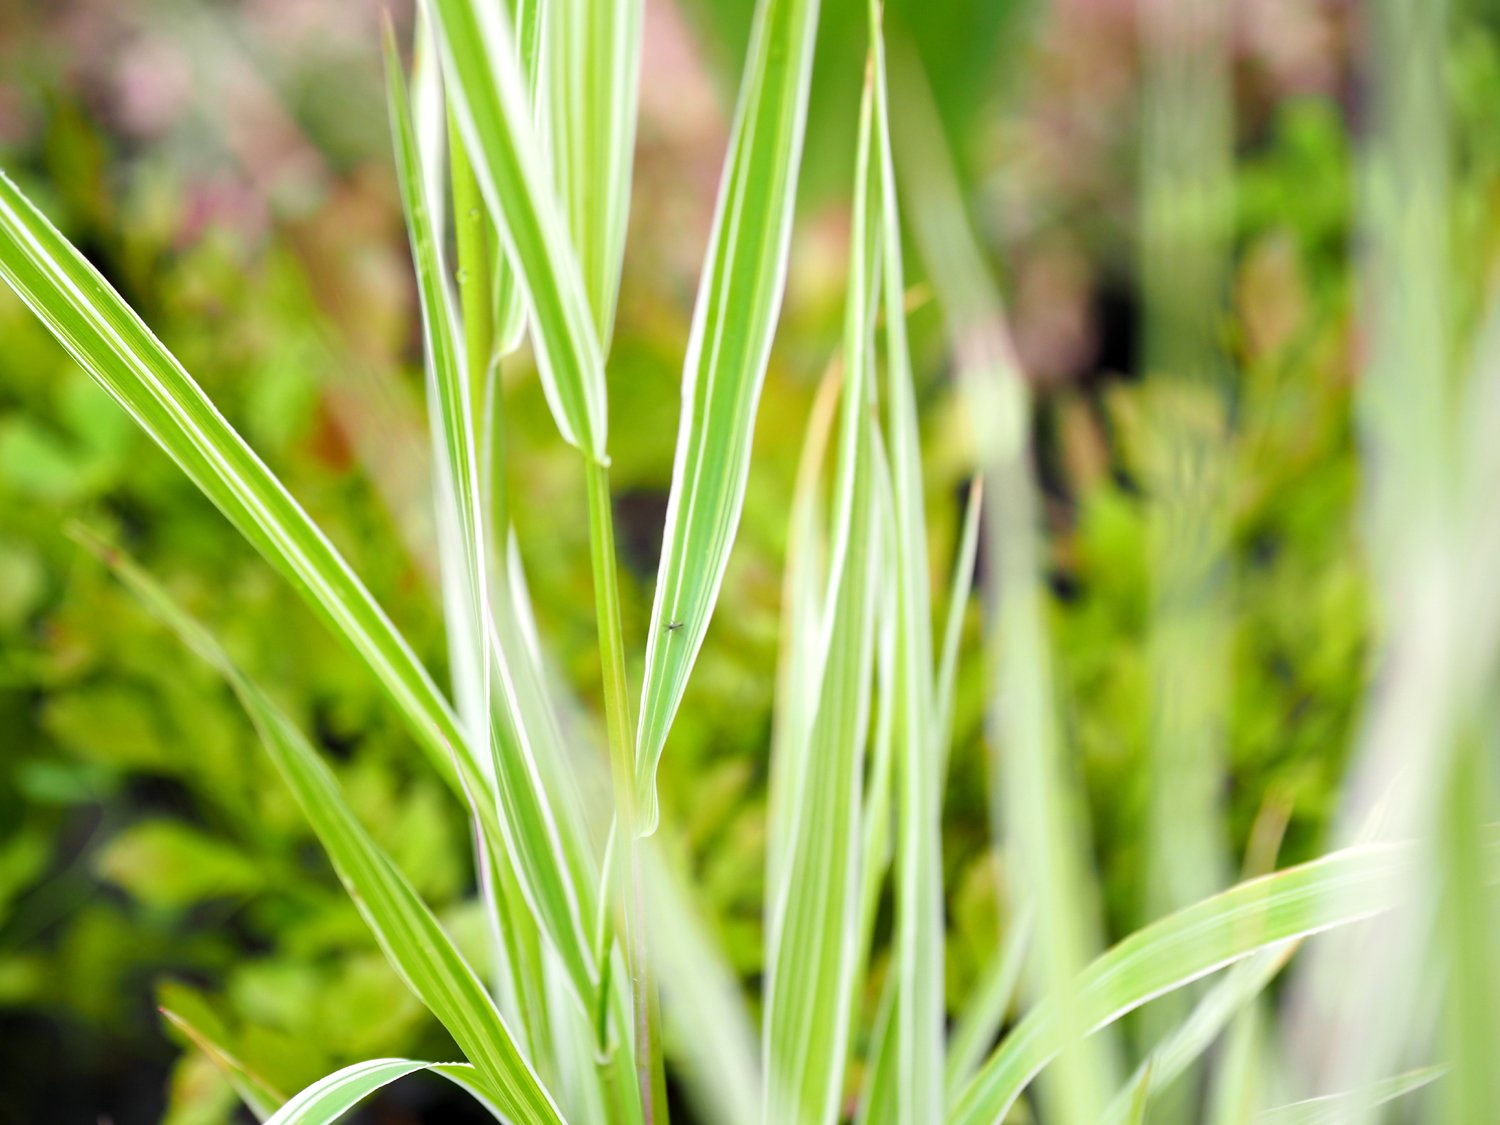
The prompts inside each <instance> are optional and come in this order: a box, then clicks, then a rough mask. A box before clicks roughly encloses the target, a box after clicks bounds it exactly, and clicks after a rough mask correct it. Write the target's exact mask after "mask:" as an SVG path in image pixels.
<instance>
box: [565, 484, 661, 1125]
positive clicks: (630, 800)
mask: <svg viewBox="0 0 1500 1125" xmlns="http://www.w3.org/2000/svg"><path fill="white" fill-rule="evenodd" d="M585 472H586V474H587V478H588V498H589V543H590V547H591V552H592V556H593V564H594V607H595V613H596V615H597V617H598V628H599V656H600V661H601V663H602V665H603V669H602V671H603V677H604V719H605V726H606V728H607V730H608V734H609V761H610V776H611V779H612V781H613V785H614V797H615V826H614V828H613V830H612V831H613V842H614V846H613V847H612V848H611V853H612V862H611V863H610V865H609V866H610V868H611V870H610V871H609V872H606V879H607V882H608V883H609V884H610V889H609V894H610V897H612V898H613V899H614V901H615V904H616V906H615V912H614V913H615V916H616V917H617V918H618V919H619V924H620V927H621V932H622V934H623V937H624V942H623V952H624V955H625V965H626V970H627V972H628V974H629V977H630V999H631V1011H632V1015H633V1018H634V1024H635V1039H636V1043H635V1049H636V1074H637V1079H638V1081H639V1083H640V1091H641V1106H642V1109H643V1115H644V1119H645V1121H646V1122H647V1123H648V1125H652V1123H655V1122H665V1121H666V1115H667V1106H666V1097H665V1094H666V1080H665V1076H664V1071H663V1068H662V1060H661V1035H660V1016H659V1013H658V1010H657V1003H656V997H655V994H654V992H655V990H654V988H653V985H652V981H651V976H650V969H649V964H648V961H647V957H646V932H645V924H646V921H645V910H644V907H643V902H642V891H641V870H640V845H639V842H638V841H637V839H636V835H637V833H636V825H637V822H638V816H637V811H636V795H635V738H634V734H633V733H632V732H633V729H634V728H633V726H632V724H631V721H630V700H629V696H628V694H627V688H626V683H625V642H624V632H623V630H622V628H621V626H620V587H619V575H618V571H617V567H616V562H615V531H614V512H613V508H612V506H611V503H610V495H609V468H608V467H607V466H606V465H603V464H600V463H599V462H597V461H592V460H590V461H588V462H587V464H586V466H585ZM603 955H604V956H606V957H607V956H608V948H607V942H606V943H605V949H604V950H603ZM601 979H602V980H605V981H606V982H607V980H608V974H605V973H601ZM603 987H607V984H606V985H604V986H603ZM605 1002H606V1003H607V1000H606V1001H605Z"/></svg>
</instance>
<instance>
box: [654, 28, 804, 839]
mask: <svg viewBox="0 0 1500 1125" xmlns="http://www.w3.org/2000/svg"><path fill="white" fill-rule="evenodd" d="M817 14H818V2H817V0H762V2H761V4H760V5H759V6H758V7H757V9H756V17H755V27H754V31H753V32H752V34H751V40H750V55H749V59H748V61H747V63H746V69H745V78H744V82H743V84H742V86H741V90H740V100H739V106H738V108H737V110H736V112H735V120H734V128H733V130H732V132H731V134H730V139H729V158H728V160H727V162H726V163H725V166H724V173H723V180H722V181H721V184H720V189H719V200H718V205H717V211H716V213H715V215H714V225H713V232H712V234H711V235H710V238H709V247H708V256H707V259H706V260H705V262H704V266H703V275H702V278H701V280H700V283H699V289H698V301H697V306H696V308H695V309H694V313H693V328H692V335H691V336H690V337H689V340H688V351H687V359H686V361H685V363H684V369H683V378H682V414H681V418H680V420H679V422H678V427H677V452H676V455H675V460H674V464H673V469H672V491H671V495H670V497H669V498H668V501H667V519H666V531H665V535H664V538H663V541H662V553H661V566H660V569H659V571H658V573H657V578H656V596H655V601H654V603H653V605H652V610H651V631H650V635H649V637H648V639H647V642H646V676H645V682H644V684H642V687H641V717H640V726H639V733H638V735H637V738H636V755H637V757H636V783H637V787H638V789H639V791H640V798H639V804H640V808H641V813H642V820H641V827H642V830H643V831H647V832H649V831H651V830H652V828H653V827H654V826H655V823H656V817H657V808H656V766H657V762H658V761H659V760H660V759H661V753H662V749H663V747H664V746H665V745H666V741H667V732H668V731H669V730H670V729H671V726H672V720H673V718H674V717H675V716H676V714H677V708H678V706H679V705H680V704H681V703H682V696H683V692H684V691H686V690H687V681H688V676H689V674H690V673H691V671H692V667H693V661H694V660H696V659H697V656H698V650H699V649H700V648H701V647H702V645H703V638H704V637H705V636H706V635H707V633H708V622H709V618H710V617H711V616H712V614H713V608H714V602H715V601H716V600H717V598H718V595H719V587H720V586H721V585H722V583H723V581H724V569H725V567H726V566H727V565H728V563H729V551H730V548H731V546H733V543H734V536H735V531H736V529H737V528H738V526H739V520H740V513H741V511H742V509H743V508H744V503H745V481H746V478H747V476H748V475H749V471H750V443H751V437H752V435H753V432H754V429H755V414H756V410H757V408H758V406H759V404H760V392H761V387H762V385H763V383H764V381H765V373H766V363H767V360H768V359H769V356H770V349H771V338H772V336H773V334H774V332H775V328H776V318H777V314H778V312H779V310H780V306H781V297H782V292H783V290H784V288H785V284H786V263H787V247H788V243H789V241H790V237H791V229H792V212H793V205H794V203H795V201H796V194H797V174H798V170H799V168H800V166H801V160H802V139H803V134H804V132H805V126H806V122H807V89H808V80H809V75H810V74H811V71H812V56H813V38H814V36H813V32H814V29H815V27H816V24H817Z"/></svg>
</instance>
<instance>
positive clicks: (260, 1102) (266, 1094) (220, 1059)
mask: <svg viewBox="0 0 1500 1125" xmlns="http://www.w3.org/2000/svg"><path fill="white" fill-rule="evenodd" d="M161 1014H162V1017H163V1018H164V1019H166V1020H167V1022H169V1023H170V1024H171V1025H172V1026H173V1027H175V1028H177V1030H178V1031H180V1032H182V1033H183V1034H184V1035H185V1036H187V1037H188V1039H189V1041H191V1042H192V1044H193V1046H195V1047H197V1048H198V1050H200V1051H202V1052H203V1054H204V1055H205V1056H207V1058H208V1060H209V1061H210V1062H211V1063H213V1064H214V1066H215V1067H217V1068H218V1070H219V1073H221V1074H222V1075H224V1078H225V1080H226V1081H228V1083H229V1084H230V1085H231V1086H233V1087H234V1092H235V1093H236V1094H238V1095H239V1097H240V1101H242V1102H244V1103H245V1105H246V1107H248V1108H249V1110H250V1112H251V1113H253V1114H254V1115H255V1119H256V1120H257V1121H264V1120H265V1119H266V1118H268V1117H270V1116H271V1114H273V1113H275V1112H276V1107H277V1106H279V1105H281V1103H282V1102H284V1101H286V1095H284V1094H282V1093H281V1092H280V1091H278V1090H276V1089H274V1088H273V1087H272V1086H271V1085H270V1084H269V1083H268V1082H266V1080H265V1079H264V1078H262V1077H261V1076H260V1075H258V1074H256V1073H255V1072H254V1071H253V1070H251V1069H250V1068H249V1067H248V1066H246V1065H245V1064H244V1063H242V1062H241V1061H240V1060H239V1059H237V1058H236V1057H235V1056H234V1055H233V1054H232V1053H231V1052H230V1051H229V1050H227V1049H226V1048H225V1047H224V1046H223V1045H222V1044H220V1043H218V1042H216V1041H215V1040H214V1038H213V1036H212V1035H210V1034H209V1033H208V1032H206V1031H204V1030H203V1029H202V1028H200V1027H198V1026H197V1025H195V1024H194V1023H192V1022H191V1021H190V1020H189V1019H188V1018H187V1017H186V1016H184V1015H181V1014H179V1013H178V1012H174V1011H172V1010H171V1009H170V1008H162V1009H161Z"/></svg>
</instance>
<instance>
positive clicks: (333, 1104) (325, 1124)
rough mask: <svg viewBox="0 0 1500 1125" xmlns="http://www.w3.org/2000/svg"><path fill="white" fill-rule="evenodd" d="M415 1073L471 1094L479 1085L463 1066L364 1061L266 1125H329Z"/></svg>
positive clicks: (297, 1098) (307, 1092)
mask: <svg viewBox="0 0 1500 1125" xmlns="http://www.w3.org/2000/svg"><path fill="white" fill-rule="evenodd" d="M419 1070H430V1071H432V1072H433V1073H435V1074H441V1075H443V1077H445V1078H451V1079H453V1081H454V1082H456V1083H457V1084H458V1085H460V1086H462V1087H463V1088H464V1089H466V1090H474V1089H475V1088H476V1087H477V1083H478V1081H479V1079H478V1074H477V1072H476V1071H475V1070H474V1068H473V1067H472V1066H469V1065H467V1064H466V1063H430V1062H415V1061H413V1060H412V1059H368V1060H366V1061H365V1062H357V1063H354V1064H353V1065H351V1066H346V1067H344V1068H343V1069H342V1070H336V1071H334V1072H333V1073H332V1074H329V1075H326V1076H325V1077H323V1078H320V1079H318V1080H317V1081H316V1082H314V1083H313V1084H312V1085H311V1086H308V1087H306V1088H305V1089H303V1090H301V1091H300V1092H299V1093H297V1094H296V1095H294V1096H293V1097H292V1098H291V1100H289V1101H288V1102H287V1103H286V1105H284V1106H282V1107H281V1108H280V1109H279V1110H277V1111H276V1115H275V1116H274V1117H272V1118H271V1119H270V1121H269V1122H268V1123H267V1125H331V1122H334V1121H337V1120H338V1119H339V1118H340V1117H342V1116H343V1115H344V1114H346V1113H348V1112H349V1111H350V1110H351V1109H353V1108H354V1107H355V1106H356V1105H358V1104H359V1103H360V1102H362V1101H364V1100H365V1098H367V1097H369V1096H370V1095H371V1094H373V1093H374V1092H375V1091H376V1090H379V1089H381V1088H382V1087H385V1086H389V1085H390V1084H391V1083H392V1082H396V1081H399V1080H400V1079H402V1078H405V1077H406V1076H407V1075H408V1074H415V1073H416V1072H417V1071H419ZM501 1120H503V1118H502V1119H501Z"/></svg>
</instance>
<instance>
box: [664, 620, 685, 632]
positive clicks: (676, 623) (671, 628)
mask: <svg viewBox="0 0 1500 1125" xmlns="http://www.w3.org/2000/svg"><path fill="white" fill-rule="evenodd" d="M681 628H682V622H681V621H673V622H671V623H670V624H668V625H667V632H669V633H675V632H677V630H678V629H681Z"/></svg>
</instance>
